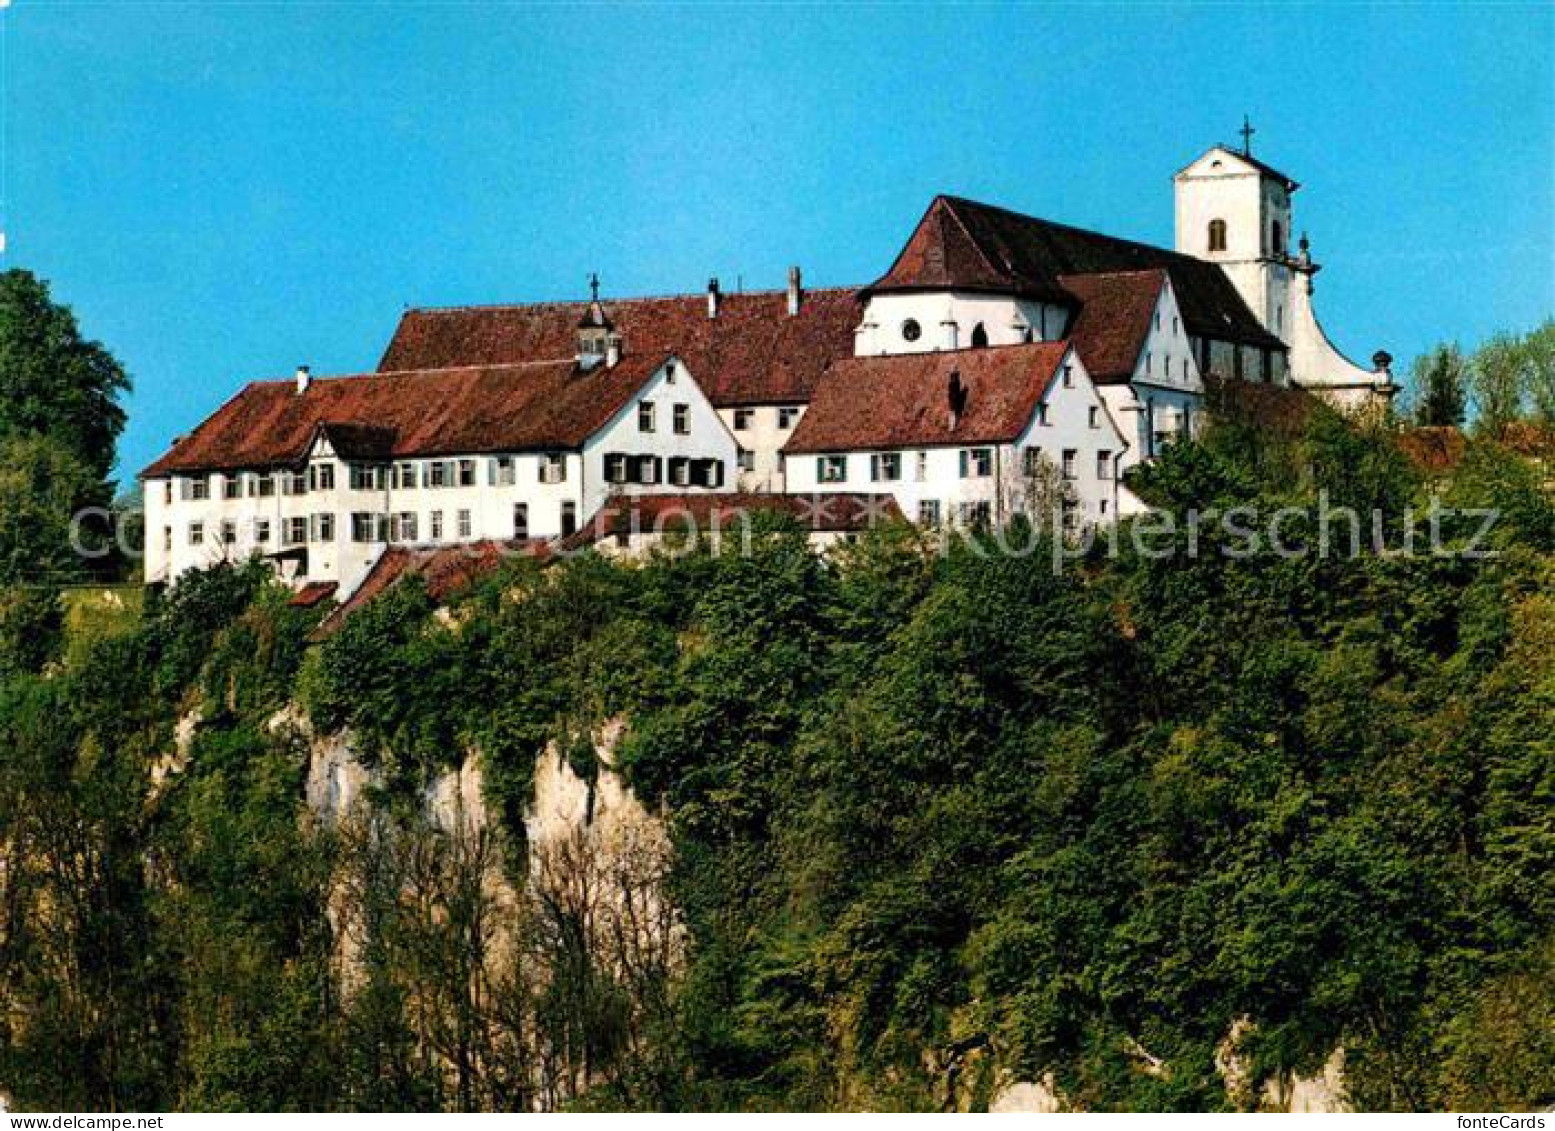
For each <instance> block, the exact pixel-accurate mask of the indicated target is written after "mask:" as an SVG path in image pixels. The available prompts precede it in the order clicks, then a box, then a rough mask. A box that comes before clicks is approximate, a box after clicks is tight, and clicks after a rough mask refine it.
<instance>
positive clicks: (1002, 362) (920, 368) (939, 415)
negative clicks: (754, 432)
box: [783, 342, 1069, 454]
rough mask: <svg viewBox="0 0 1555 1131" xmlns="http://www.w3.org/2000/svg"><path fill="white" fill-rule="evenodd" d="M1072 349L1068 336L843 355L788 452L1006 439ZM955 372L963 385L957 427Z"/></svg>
mask: <svg viewBox="0 0 1555 1131" xmlns="http://www.w3.org/2000/svg"><path fill="white" fill-rule="evenodd" d="M1068 354H1069V343H1068V342H1036V343H1033V344H1031V345H1020V346H996V347H992V348H987V349H971V350H954V351H947V352H943V353H913V354H894V355H886V356H881V357H859V358H850V359H848V360H847V361H840V362H838V363H837V364H836V365H834V366H832V367H831V369H830V370H828V371H827V374H826V377H825V378H824V379H823V380H822V381H821V383H820V385H819V386H818V387H817V388H816V390H815V396H814V398H813V399H812V400H811V401H810V407H809V409H807V410H806V411H805V414H804V416H803V417H802V418H800V421H799V425H798V427H796V428H795V429H794V434H793V435H792V436H791V437H789V440H788V443H787V444H786V445H785V446H784V449H783V450H784V451H785V452H787V453H789V454H795V453H802V452H843V451H857V450H860V449H876V448H884V449H889V448H910V447H931V446H935V445H942V444H990V443H1008V442H1010V441H1012V440H1014V439H1016V438H1017V437H1018V436H1019V435H1020V434H1021V432H1022V431H1024V430H1025V428H1026V425H1027V424H1029V423H1030V421H1031V418H1032V416H1033V415H1035V413H1036V409H1037V404H1038V402H1039V401H1041V399H1042V397H1043V395H1044V394H1045V393H1046V392H1047V390H1048V386H1049V385H1051V384H1052V382H1053V379H1054V378H1055V377H1056V376H1057V375H1058V372H1059V368H1060V366H1061V365H1062V363H1063V361H1064V358H1065V357H1067V356H1068ZM953 377H954V378H955V379H956V380H958V381H959V383H960V386H961V388H962V389H964V390H965V399H964V404H963V405H962V408H961V411H960V413H959V414H958V416H957V417H956V419H955V421H954V424H955V426H954V427H952V426H951V425H952V419H951V413H950V387H951V383H952V379H953Z"/></svg>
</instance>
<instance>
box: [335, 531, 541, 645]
mask: <svg viewBox="0 0 1555 1131" xmlns="http://www.w3.org/2000/svg"><path fill="white" fill-rule="evenodd" d="M550 553H551V545H550V543H548V542H544V541H534V540H532V541H505V542H503V541H492V540H489V539H488V540H485V541H480V542H463V543H459V544H456V545H452V546H388V547H385V548H384V551H383V553H381V554H380V555H378V560H377V561H376V562H374V563H373V567H372V569H370V570H368V571H367V576H366V577H364V578H363V579H362V582H361V584H360V585H358V586H357V587H356V590H355V592H353V593H352V594H351V596H350V597H349V598H347V599H346V601H345V603H344V604H342V605H341V606H340V607H339V608H337V609H335V610H334V611H333V612H331V613H330V614H329V616H327V617H326V618H324V621H323V623H322V624H320V625H319V627H318V628H317V629H316V630H315V632H314V635H316V636H327V635H329V634H330V633H332V632H334V631H336V630H337V629H339V627H340V625H341V623H342V622H344V621H345V619H346V618H347V617H349V616H350V615H351V614H352V613H354V612H356V611H357V610H358V609H360V608H361V607H362V606H363V605H365V604H367V603H368V602H369V601H372V600H373V599H375V598H377V597H379V596H381V595H382V594H384V593H386V592H387V591H388V590H389V588H390V587H391V586H392V585H394V583H395V582H397V581H399V580H400V579H401V578H403V577H410V576H420V577H423V578H425V579H426V586H427V596H429V597H431V598H432V600H433V601H435V602H442V601H445V600H447V599H448V598H449V597H451V596H453V595H454V594H456V593H458V592H459V591H460V590H463V589H466V588H468V587H469V586H470V585H472V584H474V583H475V582H477V581H479V580H480V579H481V578H483V577H488V576H490V575H491V574H493V573H495V572H496V570H497V567H498V566H500V565H501V564H502V563H503V562H504V561H506V560H507V559H509V558H512V557H518V556H522V555H528V556H532V557H535V558H538V559H540V560H542V561H543V560H544V559H546V558H548V557H549V556H550Z"/></svg>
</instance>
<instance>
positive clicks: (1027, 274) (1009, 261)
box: [864, 196, 1285, 350]
mask: <svg viewBox="0 0 1555 1131" xmlns="http://www.w3.org/2000/svg"><path fill="white" fill-rule="evenodd" d="M1151 268H1160V269H1162V270H1165V271H1166V272H1167V273H1168V274H1169V275H1170V276H1171V279H1172V288H1173V289H1174V290H1175V291H1176V293H1177V303H1178V306H1179V307H1181V309H1182V317H1183V321H1184V322H1185V323H1186V324H1187V327H1188V332H1189V333H1191V334H1194V335H1197V336H1200V337H1208V338H1217V339H1220V340H1224V341H1234V342H1241V343H1243V344H1246V345H1252V346H1260V347H1266V348H1268V349H1276V350H1283V349H1284V348H1285V344H1284V343H1283V342H1281V341H1280V340H1279V339H1278V338H1277V337H1275V336H1274V335H1273V334H1271V333H1269V331H1267V330H1265V329H1264V328H1263V326H1262V324H1260V323H1259V321H1258V319H1257V318H1256V317H1255V316H1254V315H1253V312H1252V311H1251V310H1249V309H1248V308H1247V304H1246V303H1245V302H1243V301H1242V296H1241V295H1240V294H1239V293H1238V292H1237V289H1236V287H1235V286H1233V285H1232V283H1231V280H1230V279H1229V278H1227V277H1226V274H1225V272H1224V271H1222V270H1221V269H1220V267H1219V266H1217V265H1216V264H1214V263H1209V262H1206V261H1205V260H1202V259H1195V258H1194V257H1193V256H1191V255H1184V254H1182V253H1181V252H1176V251H1168V250H1166V249H1165V248H1160V247H1153V246H1151V245H1150V244H1143V243H1135V242H1133V241H1132V240H1122V239H1117V238H1115V237H1113V236H1105V235H1102V234H1101V233H1100V232H1090V231H1086V230H1085V229H1083V228H1071V227H1068V226H1067V225H1064V224H1055V223H1053V222H1052V221H1050V220H1039V219H1037V218H1036V217H1034V216H1023V215H1021V214H1020V213H1018V212H1010V211H1008V210H1006V209H1003V208H995V207H993V206H992V205H988V204H979V203H977V202H976V201H972V200H964V199H962V198H960V197H954V196H937V197H935V198H934V202H933V203H932V204H930V205H929V210H928V212H926V213H925V214H924V217H923V219H922V220H921V221H919V224H918V228H917V229H916V230H915V231H914V233H913V235H912V238H911V239H909V240H908V241H907V246H906V247H904V248H903V249H902V252H901V254H900V255H898V256H897V259H896V262H895V263H894V264H892V266H891V270H890V271H888V272H886V274H885V275H884V276H883V277H882V278H880V279H878V280H877V281H876V282H874V283H872V284H870V285H869V287H867V288H865V291H864V293H865V294H866V295H867V294H870V293H877V292H891V291H921V290H941V289H944V288H946V287H956V288H959V289H964V290H970V291H996V292H1000V293H1012V294H1018V295H1022V296H1024V297H1028V298H1033V299H1040V300H1042V301H1045V302H1054V303H1060V304H1064V305H1073V301H1074V300H1073V297H1072V296H1071V294H1070V293H1069V291H1068V290H1066V289H1065V287H1064V285H1063V284H1062V282H1061V279H1062V278H1063V277H1065V276H1073V275H1095V274H1110V273H1116V272H1124V271H1143V270H1149V269H1151Z"/></svg>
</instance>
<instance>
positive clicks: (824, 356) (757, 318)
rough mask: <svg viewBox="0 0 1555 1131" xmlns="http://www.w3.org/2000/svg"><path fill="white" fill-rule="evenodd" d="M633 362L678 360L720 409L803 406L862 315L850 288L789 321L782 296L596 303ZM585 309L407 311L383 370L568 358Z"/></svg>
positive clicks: (804, 306) (808, 295) (810, 304)
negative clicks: (712, 313)
mask: <svg viewBox="0 0 1555 1131" xmlns="http://www.w3.org/2000/svg"><path fill="white" fill-rule="evenodd" d="M600 302H601V307H602V313H603V315H604V317H605V319H606V321H607V323H608V324H609V325H610V326H611V327H612V328H613V329H614V331H615V332H616V333H618V334H620V335H621V336H622V338H623V340H624V343H625V350H626V353H627V355H628V356H630V355H632V354H642V353H650V354H651V353H675V354H676V355H678V356H679V357H680V358H682V359H683V360H684V361H685V363H686V366H687V368H689V369H690V370H691V372H692V373H694V374H696V377H697V383H698V384H699V385H700V386H701V387H702V390H703V391H704V392H705V393H706V394H707V396H708V399H710V400H711V401H712V402H713V403H714V404H715V405H718V406H720V407H725V406H734V405H750V404H802V403H803V402H805V401H807V400H809V398H810V390H811V389H812V388H814V386H815V382H816V381H817V380H818V379H819V377H820V375H821V373H822V372H824V371H825V369H826V366H827V365H828V364H830V363H831V362H832V361H834V360H836V359H837V358H840V357H849V356H851V355H852V353H853V331H854V329H855V328H856V327H857V326H858V324H859V320H860V317H861V308H860V306H859V302H858V297H857V293H856V291H855V290H854V289H852V288H846V289H835V290H806V291H805V292H804V294H803V297H802V300H801V302H800V305H799V313H798V314H796V315H793V316H792V317H790V316H789V314H788V296H787V293H786V292H785V291H761V292H756V293H750V294H725V295H722V296H720V298H719V310H718V317H716V318H709V317H708V316H707V295H706V294H705V293H704V294H693V295H674V296H671V297H667V298H633V299H617V300H606V299H602V300H600ZM588 313H589V303H588V302H546V303H531V304H528V305H523V306H464V307H452V308H447V309H417V310H408V311H406V312H405V313H404V315H403V316H401V318H400V323H399V326H398V328H397V329H396V330H395V331H394V337H393V339H392V340H391V341H390V342H389V347H388V349H387V350H386V351H385V352H384V355H383V360H382V361H381V362H380V363H379V369H380V370H394V369H423V368H441V367H446V366H453V365H502V364H510V363H513V362H525V361H544V360H550V359H554V358H566V357H572V356H573V355H574V354H575V353H576V352H577V348H578V344H577V328H578V326H579V323H580V320H583V319H584V318H585V317H586V316H587V315H588Z"/></svg>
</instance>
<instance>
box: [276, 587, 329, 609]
mask: <svg viewBox="0 0 1555 1131" xmlns="http://www.w3.org/2000/svg"><path fill="white" fill-rule="evenodd" d="M336 588H337V586H336V584H335V583H334V582H333V581H310V582H308V584H306V585H304V586H303V587H302V588H301V589H299V590H297V592H295V593H293V594H292V599H291V600H290V601H288V602H287V604H289V605H295V606H296V607H297V608H299V609H311V608H312V607H313V606H314V605H321V604H323V603H324V602H325V601H327V600H329V598H331V597H333V596H334V595H335V590H336Z"/></svg>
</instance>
